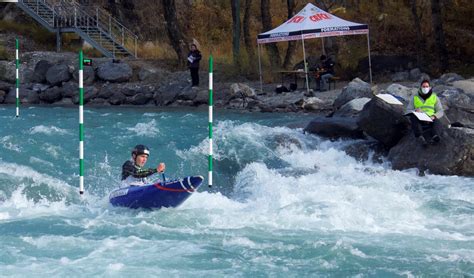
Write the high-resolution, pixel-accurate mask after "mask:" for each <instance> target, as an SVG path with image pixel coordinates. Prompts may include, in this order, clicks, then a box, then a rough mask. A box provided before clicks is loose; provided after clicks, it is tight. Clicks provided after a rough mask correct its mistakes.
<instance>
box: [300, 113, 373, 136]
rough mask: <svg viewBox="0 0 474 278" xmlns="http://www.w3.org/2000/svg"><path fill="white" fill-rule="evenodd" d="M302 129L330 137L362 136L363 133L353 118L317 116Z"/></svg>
mask: <svg viewBox="0 0 474 278" xmlns="http://www.w3.org/2000/svg"><path fill="white" fill-rule="evenodd" d="M304 131H305V132H309V133H312V134H316V135H319V136H322V137H327V138H330V139H339V138H354V139H360V138H364V134H363V133H362V130H361V129H360V128H359V126H358V125H357V120H356V119H354V118H340V117H332V118H325V117H317V118H315V119H314V120H312V121H311V122H310V123H309V124H308V126H306V128H305V129H304Z"/></svg>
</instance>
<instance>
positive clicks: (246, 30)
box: [242, 0, 255, 68]
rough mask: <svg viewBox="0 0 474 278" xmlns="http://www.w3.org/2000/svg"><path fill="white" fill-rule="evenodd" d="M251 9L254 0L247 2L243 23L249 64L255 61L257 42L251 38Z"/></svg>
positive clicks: (247, 0)
mask: <svg viewBox="0 0 474 278" xmlns="http://www.w3.org/2000/svg"><path fill="white" fill-rule="evenodd" d="M251 7H252V0H245V6H244V21H243V26H242V29H243V35H244V43H245V49H246V50H247V54H248V59H249V63H252V62H253V61H255V52H254V49H253V46H254V44H255V41H254V40H252V38H251V37H250V35H251V34H250V13H251ZM251 68H252V67H251Z"/></svg>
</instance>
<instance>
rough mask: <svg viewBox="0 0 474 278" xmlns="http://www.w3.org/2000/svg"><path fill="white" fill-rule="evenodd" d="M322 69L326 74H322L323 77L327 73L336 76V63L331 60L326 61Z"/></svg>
mask: <svg viewBox="0 0 474 278" xmlns="http://www.w3.org/2000/svg"><path fill="white" fill-rule="evenodd" d="M322 68H323V69H324V73H321V75H323V74H326V73H330V74H334V62H333V61H332V60H331V58H327V59H326V61H324V62H323V63H322Z"/></svg>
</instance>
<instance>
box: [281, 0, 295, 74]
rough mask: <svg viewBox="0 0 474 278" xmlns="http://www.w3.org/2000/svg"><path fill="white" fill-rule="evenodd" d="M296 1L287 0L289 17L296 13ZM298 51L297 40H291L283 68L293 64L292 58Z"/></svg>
mask: <svg viewBox="0 0 474 278" xmlns="http://www.w3.org/2000/svg"><path fill="white" fill-rule="evenodd" d="M295 6H296V5H295V1H294V0H286V7H287V10H288V19H290V18H292V17H293V16H294V15H295ZM295 51H296V41H289V42H288V48H287V49H286V55H285V60H284V62H283V68H285V69H287V68H289V67H290V66H291V59H292V58H293V55H294V54H295Z"/></svg>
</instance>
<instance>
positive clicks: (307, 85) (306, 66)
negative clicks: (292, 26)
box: [301, 34, 309, 94]
mask: <svg viewBox="0 0 474 278" xmlns="http://www.w3.org/2000/svg"><path fill="white" fill-rule="evenodd" d="M301 42H302V44H303V61H304V76H305V78H306V91H307V92H308V94H309V83H308V65H307V63H306V49H305V47H304V37H303V34H301Z"/></svg>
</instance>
